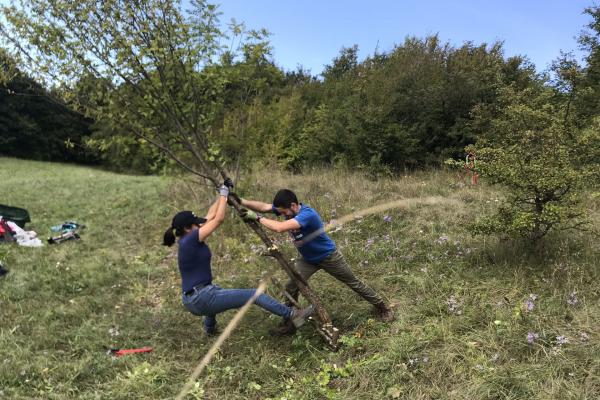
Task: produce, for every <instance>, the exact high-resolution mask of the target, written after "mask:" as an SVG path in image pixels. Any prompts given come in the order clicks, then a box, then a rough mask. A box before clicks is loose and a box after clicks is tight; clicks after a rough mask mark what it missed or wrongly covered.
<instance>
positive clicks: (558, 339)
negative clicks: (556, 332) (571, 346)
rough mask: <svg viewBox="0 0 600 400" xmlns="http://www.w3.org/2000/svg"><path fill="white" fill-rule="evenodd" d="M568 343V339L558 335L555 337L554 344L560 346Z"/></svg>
mask: <svg viewBox="0 0 600 400" xmlns="http://www.w3.org/2000/svg"><path fill="white" fill-rule="evenodd" d="M567 343H569V339H567V337H566V336H563V335H560V336H557V337H556V344H558V345H562V344H567Z"/></svg>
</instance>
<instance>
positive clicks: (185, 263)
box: [177, 228, 212, 293]
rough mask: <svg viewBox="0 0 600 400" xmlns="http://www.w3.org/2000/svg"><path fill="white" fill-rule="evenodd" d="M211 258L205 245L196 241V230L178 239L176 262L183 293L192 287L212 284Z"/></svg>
mask: <svg viewBox="0 0 600 400" xmlns="http://www.w3.org/2000/svg"><path fill="white" fill-rule="evenodd" d="M211 257H212V254H211V252H210V249H209V248H208V246H207V245H206V243H204V242H200V241H198V229H196V228H195V229H192V230H191V231H190V232H189V233H187V234H186V235H185V236H183V237H182V238H181V239H179V252H178V257H177V262H178V264H179V272H180V273H181V289H182V290H183V293H185V292H189V291H190V290H192V289H193V288H194V286H197V285H200V284H202V285H210V284H211V283H212V271H211V269H210V259H211Z"/></svg>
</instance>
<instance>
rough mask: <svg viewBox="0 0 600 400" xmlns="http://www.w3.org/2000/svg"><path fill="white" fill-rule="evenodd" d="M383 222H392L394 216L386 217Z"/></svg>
mask: <svg viewBox="0 0 600 400" xmlns="http://www.w3.org/2000/svg"><path fill="white" fill-rule="evenodd" d="M383 220H384V221H385V222H392V216H391V215H385V216H384V217H383Z"/></svg>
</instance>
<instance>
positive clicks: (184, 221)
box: [171, 211, 206, 228]
mask: <svg viewBox="0 0 600 400" xmlns="http://www.w3.org/2000/svg"><path fill="white" fill-rule="evenodd" d="M205 222H206V218H202V217H198V216H197V215H196V214H194V213H193V212H192V211H179V212H178V213H177V214H175V216H174V217H173V222H171V227H172V228H185V227H187V226H191V225H193V224H198V225H200V224H203V223H205Z"/></svg>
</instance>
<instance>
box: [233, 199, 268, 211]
mask: <svg viewBox="0 0 600 400" xmlns="http://www.w3.org/2000/svg"><path fill="white" fill-rule="evenodd" d="M240 200H242V201H241V204H242V207H245V208H247V209H249V210H252V211H256V212H260V213H267V212H273V205H272V204H269V203H263V202H262V201H257V200H247V199H240Z"/></svg>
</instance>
